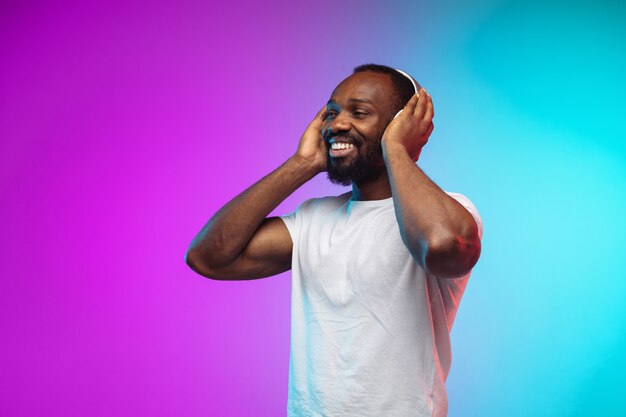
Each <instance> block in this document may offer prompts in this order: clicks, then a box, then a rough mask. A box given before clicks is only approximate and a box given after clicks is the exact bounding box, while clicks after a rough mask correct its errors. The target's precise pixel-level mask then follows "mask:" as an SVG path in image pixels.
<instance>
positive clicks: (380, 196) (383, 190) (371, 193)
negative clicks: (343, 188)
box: [351, 171, 391, 201]
mask: <svg viewBox="0 0 626 417" xmlns="http://www.w3.org/2000/svg"><path fill="white" fill-rule="evenodd" d="M389 197H391V185H389V177H388V176H387V171H383V172H382V173H381V175H379V176H378V177H377V178H374V179H371V180H367V181H362V182H360V183H358V184H356V183H353V184H352V198H351V200H355V201H367V200H384V199H385V198H389Z"/></svg>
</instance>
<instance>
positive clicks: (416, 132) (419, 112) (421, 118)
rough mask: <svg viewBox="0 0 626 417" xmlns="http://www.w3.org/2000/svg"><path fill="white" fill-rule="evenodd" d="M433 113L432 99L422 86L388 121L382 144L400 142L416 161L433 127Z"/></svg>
mask: <svg viewBox="0 0 626 417" xmlns="http://www.w3.org/2000/svg"><path fill="white" fill-rule="evenodd" d="M434 115H435V111H434V108H433V99H432V97H431V96H430V94H428V93H427V92H426V90H424V89H423V88H422V89H421V90H420V93H419V96H418V95H417V94H414V95H413V97H411V99H410V100H409V102H408V103H406V106H404V109H402V112H401V113H400V114H399V115H398V116H397V117H396V118H395V119H393V120H392V121H391V123H389V125H388V126H387V129H385V132H384V133H383V138H382V142H383V144H386V145H390V144H392V143H394V144H395V143H397V144H401V145H402V146H404V148H405V149H406V151H407V152H408V154H409V155H410V156H411V158H412V159H413V161H417V160H418V158H419V156H420V152H421V151H422V148H423V147H424V145H426V142H428V138H429V137H430V134H431V133H432V131H433V129H434V125H433V117H434Z"/></svg>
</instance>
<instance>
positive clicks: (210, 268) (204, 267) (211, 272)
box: [185, 248, 224, 280]
mask: <svg viewBox="0 0 626 417" xmlns="http://www.w3.org/2000/svg"><path fill="white" fill-rule="evenodd" d="M185 263H186V264H187V266H189V268H191V270H192V271H194V272H195V273H197V274H198V275H202V276H203V277H205V278H209V279H214V280H222V279H224V278H223V277H222V276H221V275H220V273H219V269H220V268H219V267H217V266H215V265H213V264H212V262H211V261H210V258H209V257H207V256H205V255H203V254H202V253H200V251H198V250H197V249H194V248H189V249H188V250H187V252H186V253H185Z"/></svg>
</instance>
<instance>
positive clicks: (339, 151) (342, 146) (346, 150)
mask: <svg viewBox="0 0 626 417" xmlns="http://www.w3.org/2000/svg"><path fill="white" fill-rule="evenodd" d="M355 148H356V146H354V144H352V143H346V142H333V143H331V145H330V149H329V150H328V153H329V155H330V156H331V157H333V158H341V157H344V156H346V155H349V154H350V153H352V152H353V151H354V149H355Z"/></svg>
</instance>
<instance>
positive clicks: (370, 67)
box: [352, 64, 420, 111]
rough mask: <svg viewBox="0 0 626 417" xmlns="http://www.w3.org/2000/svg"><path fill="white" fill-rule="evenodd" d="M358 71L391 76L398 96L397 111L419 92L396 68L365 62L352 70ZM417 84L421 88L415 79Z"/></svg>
mask: <svg viewBox="0 0 626 417" xmlns="http://www.w3.org/2000/svg"><path fill="white" fill-rule="evenodd" d="M357 72H377V73H380V74H387V75H389V77H391V83H392V84H393V87H394V88H395V90H396V97H394V100H393V104H394V106H395V107H396V111H399V110H400V109H402V108H404V106H405V105H406V103H407V102H408V101H409V100H410V99H411V97H413V94H415V93H417V91H415V88H414V87H413V84H412V83H411V81H410V80H409V79H408V78H406V77H405V76H404V75H402V74H401V73H399V72H398V71H397V70H396V69H395V68H391V67H388V66H386V65H379V64H363V65H359V66H358V67H356V68H354V70H353V71H352V73H353V74H356V73H357ZM411 78H412V77H411ZM413 81H415V80H413ZM415 85H417V88H420V87H419V84H418V83H417V81H415Z"/></svg>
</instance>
